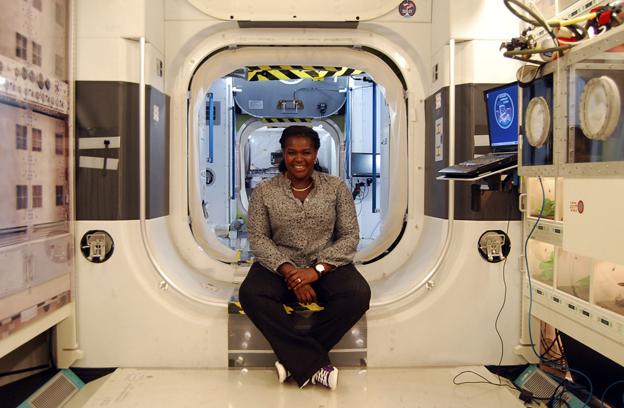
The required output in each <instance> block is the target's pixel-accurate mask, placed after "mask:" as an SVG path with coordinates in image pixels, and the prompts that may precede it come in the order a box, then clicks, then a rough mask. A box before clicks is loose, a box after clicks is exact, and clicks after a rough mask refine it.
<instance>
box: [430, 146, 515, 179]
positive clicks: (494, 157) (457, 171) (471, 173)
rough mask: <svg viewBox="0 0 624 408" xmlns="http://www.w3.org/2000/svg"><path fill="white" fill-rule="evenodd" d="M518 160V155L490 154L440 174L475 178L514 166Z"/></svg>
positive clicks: (444, 170) (443, 170)
mask: <svg viewBox="0 0 624 408" xmlns="http://www.w3.org/2000/svg"><path fill="white" fill-rule="evenodd" d="M517 160H518V156H517V153H515V152H514V153H504V154H500V153H499V154H496V153H490V154H486V155H485V156H479V157H475V158H474V159H470V160H466V161H464V162H461V163H459V164H455V165H453V166H450V167H447V168H445V169H442V170H440V171H438V173H440V174H442V175H444V176H446V177H449V178H452V177H466V178H467V177H475V176H478V175H480V174H483V173H487V172H489V171H495V170H500V169H503V168H505V167H509V166H513V165H514V164H516V162H517Z"/></svg>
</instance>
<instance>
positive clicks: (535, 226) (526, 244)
mask: <svg viewBox="0 0 624 408" xmlns="http://www.w3.org/2000/svg"><path fill="white" fill-rule="evenodd" d="M505 1H507V0H505ZM511 1H513V0H511ZM538 180H539V183H540V187H541V190H542V206H541V208H540V212H539V214H538V216H537V219H536V220H535V224H533V228H531V231H530V232H529V234H528V235H527V238H526V241H525V242H524V262H525V265H526V274H527V280H528V284H529V311H528V319H527V320H528V331H529V340H530V342H531V350H532V351H533V353H534V354H535V356H537V358H538V359H539V361H540V362H541V363H543V364H546V365H552V367H554V368H557V369H560V368H562V367H563V368H565V369H567V371H570V372H572V373H576V374H579V375H581V376H582V377H583V378H585V379H586V380H587V385H588V386H589V396H588V397H587V399H586V400H585V402H584V404H585V405H587V406H589V401H590V400H591V397H592V394H593V391H594V385H593V383H592V381H591V379H590V378H589V377H588V376H587V375H585V374H584V373H583V372H581V371H579V370H576V369H573V368H570V367H564V366H563V365H562V364H560V363H557V362H556V361H552V360H548V359H544V358H542V357H541V356H540V355H539V353H538V352H537V351H536V350H535V342H534V341H533V333H532V329H531V316H532V309H533V284H532V282H531V271H530V267H529V257H528V246H529V240H530V239H531V236H532V235H533V233H534V232H535V229H536V228H537V225H538V224H539V222H540V221H541V219H542V216H543V215H544V207H545V204H546V193H545V192H544V183H543V182H542V177H541V176H540V177H538Z"/></svg>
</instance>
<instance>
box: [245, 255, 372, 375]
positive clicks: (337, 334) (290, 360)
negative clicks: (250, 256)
mask: <svg viewBox="0 0 624 408" xmlns="http://www.w3.org/2000/svg"><path fill="white" fill-rule="evenodd" d="M312 287H313V288H314V290H315V292H316V297H317V302H318V303H321V304H322V305H323V306H324V307H325V309H324V310H323V311H321V312H317V313H318V317H317V318H316V319H315V324H314V325H313V327H312V328H311V330H310V332H309V333H307V334H303V333H300V332H298V331H297V330H295V328H294V326H293V322H292V320H291V319H290V317H288V315H287V314H286V311H285V310H284V307H283V304H284V303H289V302H292V301H295V300H296V296H295V294H294V292H292V291H290V290H289V289H288V287H287V286H286V282H285V281H284V278H283V277H282V276H280V275H277V274H275V273H273V272H271V271H270V270H268V269H266V268H265V267H263V266H262V265H260V264H259V263H257V262H256V263H254V264H253V265H252V266H251V268H250V269H249V273H248V274H247V277H246V278H245V280H244V281H243V283H242V285H241V287H240V290H239V300H240V302H241V306H242V307H243V310H244V311H245V313H246V314H247V316H249V318H250V319H251V321H252V322H253V323H254V325H255V326H256V327H257V328H258V329H259V330H260V331H261V332H262V334H264V336H265V337H266V339H267V340H268V341H269V343H270V344H271V347H273V351H274V352H275V354H276V355H277V358H278V359H279V361H280V362H281V363H282V364H283V365H284V366H285V367H286V368H287V369H288V371H290V372H291V374H292V376H293V378H294V379H295V381H297V383H298V384H299V385H303V383H304V382H305V381H306V380H308V379H310V378H311V377H312V375H314V373H315V372H316V371H318V370H319V369H320V368H321V367H324V366H326V365H328V364H331V362H330V361H329V355H328V353H329V351H330V350H331V349H332V348H333V347H334V346H335V345H336V343H338V341H340V339H341V338H342V336H344V334H345V333H346V332H347V331H349V329H351V327H353V325H354V324H355V323H356V322H357V321H358V320H359V319H360V317H362V315H363V314H364V312H366V310H368V307H369V303H370V296H371V292H370V287H369V286H368V283H367V282H366V280H365V279H364V278H363V277H362V275H360V273H359V272H358V270H357V269H355V266H353V264H349V265H344V266H341V267H338V268H336V269H334V270H333V271H331V272H329V273H327V274H326V275H323V276H322V277H321V278H320V279H319V280H317V281H316V282H314V283H313V284H312Z"/></svg>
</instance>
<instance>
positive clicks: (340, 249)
mask: <svg viewBox="0 0 624 408" xmlns="http://www.w3.org/2000/svg"><path fill="white" fill-rule="evenodd" d="M359 241H360V228H359V226H358V220H357V214H356V211H355V203H354V202H353V196H352V195H351V192H350V191H349V189H348V188H347V186H346V185H345V184H344V182H342V181H341V182H340V185H339V187H338V189H337V191H336V222H335V225H334V242H333V244H332V245H330V246H328V247H327V248H325V249H323V250H322V251H321V252H320V253H319V255H318V259H317V262H324V263H328V264H330V265H334V266H336V267H338V266H342V265H346V264H348V263H351V262H352V261H353V256H354V255H355V252H356V250H357V246H358V243H359Z"/></svg>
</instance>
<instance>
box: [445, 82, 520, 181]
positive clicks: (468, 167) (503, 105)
mask: <svg viewBox="0 0 624 408" xmlns="http://www.w3.org/2000/svg"><path fill="white" fill-rule="evenodd" d="M483 96H484V98H485V106H486V112H487V121H488V129H489V132H488V135H489V141H490V151H491V153H488V154H486V155H484V156H479V157H475V158H473V159H469V160H466V161H464V162H461V163H459V164H455V165H453V166H450V167H446V168H444V169H442V170H440V171H438V173H440V174H442V175H444V176H445V177H448V178H455V177H457V178H472V177H476V176H479V175H480V174H483V173H487V172H490V171H495V170H500V169H503V168H506V167H510V166H513V165H515V164H516V163H517V162H518V113H519V112H518V83H517V82H512V83H510V84H506V85H502V86H498V87H495V88H491V89H488V90H486V91H484V92H483Z"/></svg>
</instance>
